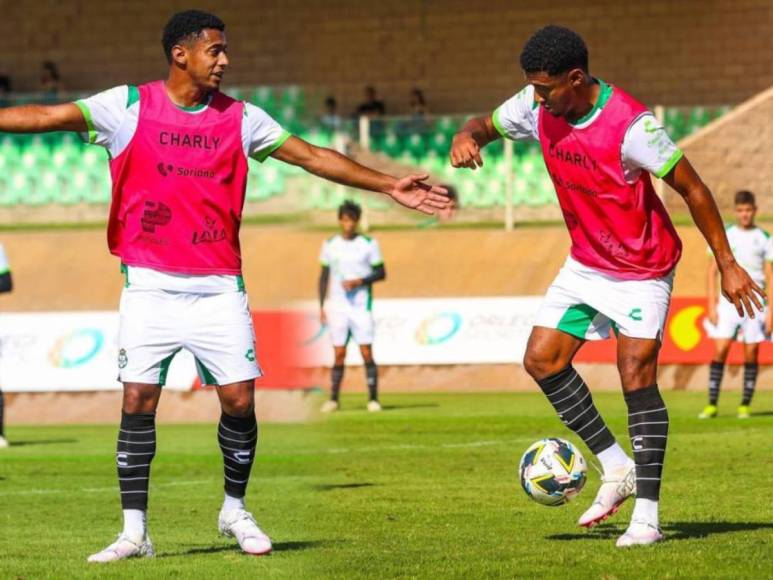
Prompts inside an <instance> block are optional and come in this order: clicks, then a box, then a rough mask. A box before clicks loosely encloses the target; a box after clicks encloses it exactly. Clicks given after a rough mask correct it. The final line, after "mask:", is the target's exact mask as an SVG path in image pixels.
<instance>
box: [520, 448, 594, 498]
mask: <svg viewBox="0 0 773 580" xmlns="http://www.w3.org/2000/svg"><path fill="white" fill-rule="evenodd" d="M518 471H519V474H520V477H521V486H522V487H523V490H524V491H525V492H526V495H528V496H529V497H530V498H531V499H533V500H534V501H536V502H537V503H541V504H542V505H550V506H554V505H562V504H565V503H566V502H568V501H570V500H571V499H573V498H574V497H575V496H576V495H577V494H579V493H580V490H582V487H583V486H584V485H585V479H586V472H587V471H588V464H587V463H586V462H585V458H584V457H583V456H582V453H580V451H579V450H578V449H577V448H576V447H575V446H574V445H572V444H571V443H569V441H566V440H565V439H558V438H556V437H551V438H549V439H542V440H541V441H537V442H536V443H534V444H533V445H532V446H531V447H529V448H528V449H527V450H526V453H524V454H523V457H521V464H520V466H519V468H518Z"/></svg>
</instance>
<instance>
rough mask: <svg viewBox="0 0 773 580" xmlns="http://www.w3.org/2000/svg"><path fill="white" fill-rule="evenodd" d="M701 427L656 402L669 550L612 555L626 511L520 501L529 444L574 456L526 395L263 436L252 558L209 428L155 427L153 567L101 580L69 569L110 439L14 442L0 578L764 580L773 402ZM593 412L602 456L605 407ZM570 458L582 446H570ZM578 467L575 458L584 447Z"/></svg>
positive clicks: (111, 483)
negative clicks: (582, 523)
mask: <svg viewBox="0 0 773 580" xmlns="http://www.w3.org/2000/svg"><path fill="white" fill-rule="evenodd" d="M737 398H738V393H735V392H732V393H731V392H729V393H723V395H722V400H721V404H722V405H723V407H721V411H725V413H726V415H724V416H720V418H718V419H716V420H712V421H699V420H698V419H696V418H695V417H696V415H697V413H698V412H699V411H700V409H701V408H702V406H703V403H704V397H703V395H702V394H698V393H671V392H667V393H666V400H667V402H668V404H669V410H670V414H671V437H670V440H669V448H668V454H667V459H666V471H665V477H664V488H663V497H662V502H661V504H662V524H663V528H664V531H665V532H666V535H667V541H666V542H664V543H662V544H660V545H657V546H653V547H648V548H632V549H628V550H619V549H616V548H615V547H614V541H615V539H616V538H617V536H618V535H619V534H621V533H622V532H623V531H624V529H625V525H626V524H627V521H628V517H629V516H630V511H631V506H632V502H629V503H627V504H626V505H625V507H624V508H623V509H622V510H621V511H620V512H619V513H618V514H617V516H615V517H614V518H613V519H611V520H609V523H607V524H604V525H602V526H600V527H598V528H596V529H595V530H592V531H584V530H582V529H580V528H578V527H577V526H576V524H575V522H576V520H577V517H578V516H579V515H580V513H581V512H582V511H583V510H584V509H585V508H586V507H587V505H588V504H589V502H591V501H592V499H593V495H594V493H595V491H596V488H597V486H598V483H599V478H598V475H597V474H595V473H591V474H590V476H589V482H588V484H587V486H586V489H585V490H584V491H583V492H582V494H580V497H579V498H578V499H577V500H576V501H575V502H574V503H572V504H569V505H567V506H563V507H557V508H549V507H544V506H540V505H537V504H536V503H533V502H532V501H530V500H529V499H528V498H527V497H526V495H525V494H524V493H523V492H522V491H521V489H520V486H519V484H518V481H517V473H516V471H517V463H518V459H519V458H520V455H521V453H522V451H523V450H524V449H525V448H526V447H527V446H528V445H529V444H530V443H531V442H533V441H534V440H536V439H538V438H541V437H545V436H550V435H558V436H563V437H567V438H569V439H570V440H572V441H574V442H575V443H578V444H580V442H579V440H578V439H577V438H576V437H574V435H572V434H571V433H569V432H568V431H567V430H566V429H565V428H564V427H563V426H562V425H561V424H560V423H559V421H558V419H557V418H556V417H555V416H554V414H553V412H552V410H551V409H550V407H549V406H548V404H547V403H546V402H545V401H544V400H543V398H542V397H541V395H537V394H479V395H457V394H426V395H388V394H387V395H385V396H384V397H383V403H384V405H385V411H384V412H383V413H381V414H380V415H372V414H368V413H366V412H365V411H364V399H363V397H362V396H349V397H346V398H344V400H343V411H341V412H339V413H338V414H336V415H334V416H332V417H330V418H329V419H327V420H325V421H322V422H319V423H314V424H307V425H264V426H262V427H261V435H260V437H261V442H260V453H259V455H258V459H257V461H256V463H255V467H254V470H253V478H252V481H251V484H250V492H249V500H250V501H249V506H250V507H251V509H252V510H253V512H254V513H255V515H256V517H257V519H258V521H259V523H260V524H261V525H262V526H263V527H264V529H265V530H266V531H267V532H268V533H269V534H270V535H271V537H272V538H273V539H274V541H275V547H276V551H275V553H274V554H273V555H272V556H270V557H266V558H254V557H249V556H244V555H242V554H240V553H239V552H238V550H237V549H236V548H235V547H234V544H233V543H232V541H231V540H226V539H221V538H218V536H217V530H216V520H217V512H218V508H219V503H220V499H221V488H222V479H221V475H220V473H221V466H220V464H221V459H220V453H219V450H218V448H217V445H216V440H215V428H214V426H213V425H205V426H163V425H162V426H161V427H160V428H159V443H158V453H157V456H156V460H155V462H154V464H153V483H152V485H151V499H150V502H151V505H150V509H151V511H150V532H151V537H152V538H153V540H154V544H155V547H156V551H157V553H158V556H157V557H156V558H155V559H153V560H143V561H138V560H135V561H128V562H120V563H116V564H111V565H107V566H94V565H87V564H86V563H85V558H86V556H87V555H88V554H90V553H91V552H93V551H95V550H97V549H99V548H102V547H103V546H104V545H105V544H107V543H108V542H109V541H111V539H112V538H113V536H114V535H115V534H116V533H117V531H118V530H119V528H120V509H119V506H118V493H117V490H116V487H115V474H114V469H115V468H114V466H113V448H114V435H115V431H116V428H115V427H101V426H100V427H94V426H68V427H40V428H30V427H25V428H21V427H17V428H11V429H9V433H8V436H9V438H10V439H11V440H12V441H15V442H17V444H16V445H14V446H13V447H11V448H10V449H7V450H4V451H2V452H0V577H2V578H6V577H10V578H39V577H50V578H65V577H95V578H120V577H132V578H162V577H163V578H169V577H181V578H187V577H198V578H204V577H209V578H212V577H214V578H218V577H223V578H225V577H228V578H233V577H243V576H245V575H247V574H249V575H251V576H260V577H286V578H331V577H336V578H343V577H347V578H350V577H351V578H371V577H372V578H394V577H403V578H410V577H416V578H428V577H433V578H487V577H492V578H494V577H496V578H500V577H501V578H513V577H523V578H537V577H542V578H566V577H569V576H571V577H574V578H637V579H638V578H677V577H678V578H686V577H694V578H730V577H732V578H753V577H754V578H761V577H768V576H769V575H770V554H771V552H772V551H773V502H771V501H770V481H771V478H773V455H771V453H770V434H771V432H773V393H771V392H768V393H764V392H763V393H758V394H757V397H756V400H755V404H754V406H753V409H754V410H755V411H756V414H755V415H754V416H753V417H752V419H750V420H748V421H739V420H737V419H735V418H734V416H733V415H732V414H731V412H732V411H734V409H735V406H736V404H737V400H736V399H737ZM595 399H596V402H597V404H598V406H599V407H600V409H601V410H602V412H603V413H604V415H605V417H606V418H607V422H608V424H609V425H610V427H611V428H612V429H613V431H614V432H615V434H616V435H618V438H619V440H621V441H624V442H625V445H626V446H627V445H628V444H627V441H626V439H627V438H626V437H625V408H624V404H623V401H622V397H621V396H620V395H619V394H597V395H596V396H595ZM580 445H581V444H580ZM581 449H583V451H584V452H585V453H586V457H588V458H590V457H591V456H590V453H589V452H588V451H587V450H586V449H585V448H584V447H582V446H581Z"/></svg>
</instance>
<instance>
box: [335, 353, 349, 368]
mask: <svg viewBox="0 0 773 580" xmlns="http://www.w3.org/2000/svg"><path fill="white" fill-rule="evenodd" d="M344 360H346V351H343V352H339V351H336V353H335V366H337V367H340V366H343V365H344Z"/></svg>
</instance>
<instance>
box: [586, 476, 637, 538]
mask: <svg viewBox="0 0 773 580" xmlns="http://www.w3.org/2000/svg"><path fill="white" fill-rule="evenodd" d="M635 489H636V465H635V464H634V462H633V461H631V463H630V464H629V465H627V466H625V467H621V468H620V469H617V470H615V471H614V472H612V473H610V474H608V475H607V474H604V475H602V476H601V487H600V488H599V491H598V493H597V494H596V499H595V500H594V501H593V504H592V505H591V506H590V508H588V510H587V511H586V512H585V513H584V514H582V515H581V516H580V519H579V520H578V522H577V523H578V524H579V525H581V526H582V527H584V528H592V527H593V526H595V525H596V524H599V523H601V522H603V521H604V520H606V519H607V518H608V517H610V516H612V515H614V514H615V512H617V510H619V509H620V506H621V505H622V504H623V502H624V501H625V500H627V499H628V498H629V497H631V496H632V495H633V494H634V490H635Z"/></svg>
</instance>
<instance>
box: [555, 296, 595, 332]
mask: <svg viewBox="0 0 773 580" xmlns="http://www.w3.org/2000/svg"><path fill="white" fill-rule="evenodd" d="M598 313H599V311H598V310H596V309H595V308H591V307H590V306H588V305H587V304H575V305H574V306H570V307H569V308H567V309H566V312H564V315H563V316H562V317H561V320H559V321H558V326H557V327H556V328H558V330H560V331H562V332H565V333H567V334H571V335H572V336H576V337H577V338H581V339H583V340H585V335H586V334H587V333H588V328H589V327H590V325H591V323H592V322H593V319H594V318H595V317H596V315H597V314H598Z"/></svg>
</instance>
